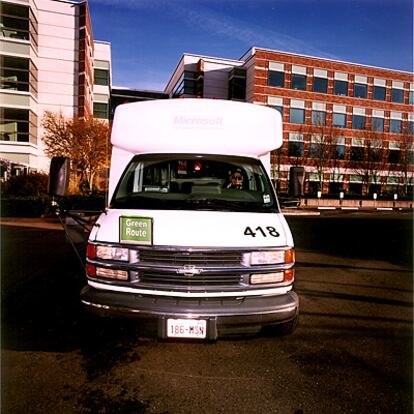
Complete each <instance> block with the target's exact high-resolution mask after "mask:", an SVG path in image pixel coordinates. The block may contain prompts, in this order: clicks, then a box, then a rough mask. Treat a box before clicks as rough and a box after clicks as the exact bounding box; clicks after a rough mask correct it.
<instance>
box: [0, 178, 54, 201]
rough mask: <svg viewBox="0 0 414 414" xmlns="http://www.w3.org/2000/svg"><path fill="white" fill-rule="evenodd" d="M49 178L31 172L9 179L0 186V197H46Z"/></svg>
mask: <svg viewBox="0 0 414 414" xmlns="http://www.w3.org/2000/svg"><path fill="white" fill-rule="evenodd" d="M48 179H49V176H48V175H47V174H42V173H37V172H33V173H30V174H27V175H17V176H14V177H10V178H9V179H8V180H7V181H6V182H5V183H4V184H3V185H2V197H9V198H10V197H30V196H37V197H39V196H46V195H47V186H48Z"/></svg>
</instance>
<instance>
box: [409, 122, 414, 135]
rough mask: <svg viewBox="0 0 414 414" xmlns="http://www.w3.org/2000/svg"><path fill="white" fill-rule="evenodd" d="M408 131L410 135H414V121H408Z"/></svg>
mask: <svg viewBox="0 0 414 414" xmlns="http://www.w3.org/2000/svg"><path fill="white" fill-rule="evenodd" d="M407 132H408V133H409V134H410V135H414V121H408V122H407Z"/></svg>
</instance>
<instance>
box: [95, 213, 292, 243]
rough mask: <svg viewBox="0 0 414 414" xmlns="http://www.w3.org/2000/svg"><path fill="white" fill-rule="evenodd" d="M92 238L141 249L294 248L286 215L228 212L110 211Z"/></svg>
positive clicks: (99, 221) (103, 215)
mask: <svg viewBox="0 0 414 414" xmlns="http://www.w3.org/2000/svg"><path fill="white" fill-rule="evenodd" d="M89 239H90V240H91V241H100V242H109V243H128V244H133V245H137V246H139V245H154V246H180V247H245V248H248V247H280V246H293V239H292V235H291V232H290V230H289V227H288V225H287V223H286V220H285V218H284V216H283V214H281V213H250V212H249V213H245V212H225V211H187V210H182V211H177V210H118V209H117V210H108V211H107V212H106V213H103V214H102V215H101V216H100V217H99V219H98V221H97V222H96V224H95V226H94V227H93V229H92V231H91V234H90V237H89Z"/></svg>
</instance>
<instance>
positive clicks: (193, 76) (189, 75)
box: [172, 70, 202, 98]
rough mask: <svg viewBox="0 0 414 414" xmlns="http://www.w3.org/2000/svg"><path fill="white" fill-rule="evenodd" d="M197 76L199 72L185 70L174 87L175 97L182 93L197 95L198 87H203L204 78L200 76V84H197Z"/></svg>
mask: <svg viewBox="0 0 414 414" xmlns="http://www.w3.org/2000/svg"><path fill="white" fill-rule="evenodd" d="M197 77H198V72H191V71H188V70H185V71H184V73H183V74H182V75H181V77H180V79H178V81H177V83H176V84H175V87H174V88H173V92H172V95H173V97H174V98H177V97H179V96H181V95H196V92H197V88H199V89H202V85H201V81H202V79H201V78H200V80H199V84H200V85H197Z"/></svg>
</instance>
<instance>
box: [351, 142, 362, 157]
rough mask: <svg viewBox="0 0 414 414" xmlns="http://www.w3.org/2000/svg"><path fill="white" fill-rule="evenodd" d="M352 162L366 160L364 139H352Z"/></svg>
mask: <svg viewBox="0 0 414 414" xmlns="http://www.w3.org/2000/svg"><path fill="white" fill-rule="evenodd" d="M350 160H351V161H363V160H364V141H363V140H362V139H356V138H352V142H351V151H350Z"/></svg>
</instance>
